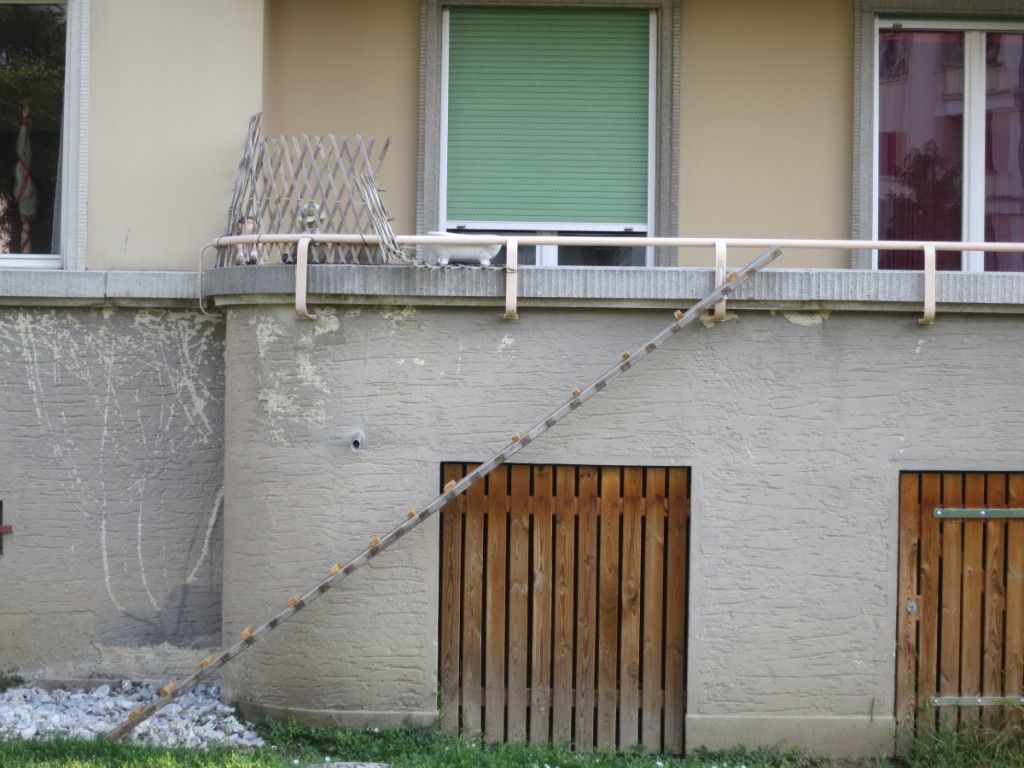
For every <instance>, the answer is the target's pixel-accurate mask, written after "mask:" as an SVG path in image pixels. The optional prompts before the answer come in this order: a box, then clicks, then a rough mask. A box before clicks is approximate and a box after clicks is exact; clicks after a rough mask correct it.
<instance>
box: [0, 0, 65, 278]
mask: <svg viewBox="0 0 1024 768" xmlns="http://www.w3.org/2000/svg"><path fill="white" fill-rule="evenodd" d="M67 11H68V6H67V5H66V4H64V3H3V2H0V268H2V267H6V266H42V267H50V266H59V263H60V260H59V258H58V254H60V252H61V247H60V236H61V228H60V215H61V210H60V207H61V206H60V200H61V166H62V158H61V137H62V126H63V117H64V82H65V58H66V42H65V41H66V37H67Z"/></svg>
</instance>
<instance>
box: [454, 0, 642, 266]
mask: <svg viewBox="0 0 1024 768" xmlns="http://www.w3.org/2000/svg"><path fill="white" fill-rule="evenodd" d="M655 22H656V13H655V11H653V10H651V9H649V8H592V7H590V8H577V7H551V8H548V7H537V6H530V7H507V6H486V7H478V6H461V5H460V6H453V7H450V8H446V9H445V11H444V21H443V23H444V30H443V43H442V44H443V58H442V84H441V85H442V89H443V103H442V109H441V113H442V114H441V119H442V125H441V137H440V138H441V143H442V146H441V155H442V160H441V173H440V174H439V176H440V178H439V180H438V181H439V185H440V190H439V203H440V204H439V219H440V220H439V222H438V226H439V228H440V229H444V230H448V231H453V232H501V233H506V232H507V233H513V232H520V233H543V234H549V233H550V234H587V233H595V234H598V233H599V234H619V235H622V234H627V235H628V234H636V235H644V234H647V233H648V232H649V231H650V230H651V225H652V219H653V212H652V203H651V198H652V189H653V178H652V170H651V169H652V158H653V153H654V145H653V115H654V93H655V88H654V72H655V71H656V66H655V60H654V45H653V44H652V40H653V36H654V29H655ZM647 251H648V249H645V248H617V247H609V248H587V247H574V248H566V247H561V248H558V247H553V246H552V247H546V246H539V247H537V248H536V249H534V248H529V249H524V252H523V253H522V254H521V257H520V258H521V261H522V263H526V264H529V263H534V264H542V265H556V264H563V265H564V264H582V265H606V266H644V265H646V264H648V263H650V262H651V257H650V255H649V254H648V252H647Z"/></svg>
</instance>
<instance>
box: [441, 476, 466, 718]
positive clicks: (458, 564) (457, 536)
mask: <svg viewBox="0 0 1024 768" xmlns="http://www.w3.org/2000/svg"><path fill="white" fill-rule="evenodd" d="M462 474H463V473H460V470H459V468H458V467H456V466H455V465H452V464H446V465H445V466H444V473H443V480H442V483H447V482H448V481H450V480H456V481H457V480H459V479H461V477H462ZM465 513H466V500H465V497H464V496H461V495H460V496H457V497H455V498H454V499H452V500H451V501H450V502H449V503H448V504H446V505H445V507H444V509H443V510H442V512H441V530H442V536H441V579H442V580H441V628H440V635H441V637H440V641H441V642H440V660H439V663H438V673H439V676H440V685H441V727H442V728H443V729H444V730H445V731H447V732H448V733H457V732H458V730H459V709H460V707H461V704H462V697H461V695H460V693H461V691H460V689H459V651H460V643H459V634H460V630H461V627H462V599H461V593H462V520H463V516H464V515H465Z"/></svg>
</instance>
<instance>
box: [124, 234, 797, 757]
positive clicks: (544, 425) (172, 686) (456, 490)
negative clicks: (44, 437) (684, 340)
mask: <svg viewBox="0 0 1024 768" xmlns="http://www.w3.org/2000/svg"><path fill="white" fill-rule="evenodd" d="M781 252H782V251H781V249H780V248H771V249H769V250H767V251H765V252H764V253H762V254H761V255H760V256H758V257H757V258H756V259H754V260H753V261H752V262H750V264H748V265H747V266H746V267H744V268H743V269H741V270H739V271H738V272H736V273H734V274H732V275H730V276H729V279H728V280H727V281H726V282H725V283H723V284H722V285H720V286H718V287H717V288H715V289H714V290H712V291H711V293H709V294H708V295H707V296H705V297H704V298H703V299H701V300H700V301H698V302H697V303H696V304H694V305H693V306H692V307H690V308H689V309H688V310H687V311H686V312H677V313H676V319H675V321H674V322H672V323H670V324H669V325H668V326H667V327H666V328H665V329H664V330H662V331H661V332H660V333H658V334H657V335H655V336H654V337H653V338H651V340H650V341H648V342H647V343H646V344H644V345H643V346H641V347H639V348H638V349H637V350H636V351H634V352H630V353H626V354H624V355H623V359H622V361H621V362H619V363H616V364H615V365H613V366H612V367H611V368H609V369H608V370H607V371H605V372H604V373H603V374H602V375H601V376H599V377H598V378H597V379H595V380H594V381H593V382H592V383H591V384H589V385H587V386H586V387H585V388H584V389H582V390H577V391H575V392H573V393H572V396H571V397H570V399H569V400H568V401H566V402H565V403H563V404H562V405H560V406H559V407H558V408H556V409H555V410H553V411H552V412H551V413H550V414H548V415H547V416H546V417H544V418H543V419H541V420H540V421H539V422H537V423H536V424H535V425H533V426H532V427H530V429H528V430H527V431H526V432H525V433H523V434H522V436H520V435H518V434H517V435H514V436H513V438H512V440H511V442H509V443H508V444H507V445H506V446H505V447H504V448H502V449H501V450H500V451H498V452H497V453H496V454H495V455H494V456H492V457H491V458H490V459H488V460H487V461H485V462H484V463H482V464H480V466H478V467H477V468H476V469H474V470H473V471H472V472H470V473H469V474H467V475H466V476H465V477H463V478H462V479H461V480H459V481H458V482H455V483H454V484H449V485H447V486H445V489H444V492H443V493H441V494H440V495H439V496H437V497H436V498H435V499H434V500H433V501H431V502H430V503H429V504H427V505H426V506H425V507H423V508H422V509H419V510H413V511H411V512H410V513H409V517H408V518H407V519H406V520H405V521H404V522H402V523H401V524H399V525H398V526H396V527H395V528H393V529H392V530H391V531H389V532H388V533H386V534H384V535H383V536H380V537H378V538H375V539H374V540H373V541H372V542H371V543H370V546H368V547H367V548H366V549H364V550H363V551H362V552H360V553H359V554H357V555H356V556H355V557H353V558H352V559H351V560H349V561H348V562H347V563H346V564H345V565H344V566H342V567H338V566H335V568H333V569H332V570H331V574H330V575H329V576H328V577H327V578H325V579H323V580H321V581H320V582H319V583H317V584H316V585H315V586H314V587H313V588H312V589H310V590H309V591H308V592H306V593H305V594H303V595H301V596H299V597H298V599H293V600H292V601H289V602H290V604H289V605H288V606H286V607H285V608H284V609H283V610H281V611H279V612H278V613H277V614H275V615H274V616H273V617H272V618H271V619H270V620H269V621H267V622H266V623H264V624H262V625H261V626H259V627H257V628H255V629H252V630H246V632H245V633H243V635H244V636H243V638H242V640H240V641H239V642H237V643H235V644H234V645H232V646H231V647H230V648H228V649H226V650H225V651H223V652H222V653H220V654H218V655H216V656H214V657H212V658H211V659H209V660H208V661H207V662H204V663H203V666H202V667H201V668H200V669H199V671H197V672H195V673H194V674H193V675H192V676H191V677H189V678H187V679H185V680H183V681H181V682H180V683H169V684H168V685H167V686H165V687H164V688H163V689H162V690H161V692H160V696H159V697H158V698H157V699H154V700H153V701H152V702H150V703H149V704H147V705H146V706H144V707H141V708H139V709H136V710H135V711H133V712H132V713H131V714H130V715H129V716H128V717H127V718H126V719H125V720H124V721H123V722H122V723H120V724H119V725H117V726H115V727H114V728H113V729H111V730H110V731H108V732H107V734H106V735H105V736H104V738H105V739H108V740H117V739H122V738H124V737H125V736H127V735H128V734H129V733H131V731H132V730H134V729H135V727H136V726H138V725H139V724H140V723H141V722H143V721H144V720H147V719H149V718H150V717H152V716H153V715H154V714H156V713H157V712H158V711H160V710H161V709H163V708H164V707H165V706H167V705H168V704H170V703H171V702H172V701H174V700H175V699H176V698H178V697H179V696H182V695H183V694H185V693H187V692H188V691H190V690H192V689H193V688H194V687H195V686H196V685H198V684H199V683H200V682H202V681H203V680H205V679H206V678H207V677H209V676H210V675H211V674H213V673H214V672H215V671H216V670H218V669H220V668H221V667H222V666H224V665H225V664H227V663H228V662H229V661H231V660H232V659H233V658H235V657H236V656H238V655H239V654H240V653H242V652H243V651H245V650H246V649H247V648H249V647H250V646H252V645H254V644H255V643H257V642H259V640H260V639H261V638H262V637H264V636H265V635H266V634H267V633H268V632H270V631H272V630H273V629H275V628H276V627H277V626H278V625H279V624H281V623H282V622H284V621H287V620H288V619H290V618H291V617H292V616H294V615H295V614H296V613H298V612H299V611H300V610H302V609H303V608H305V607H306V606H307V605H309V604H310V603H311V602H312V601H313V600H315V599H316V598H317V597H319V596H320V595H322V594H323V593H324V592H327V591H328V590H329V589H330V588H331V587H333V586H335V585H336V584H337V583H338V582H340V581H341V580H342V579H344V578H346V577H347V576H348V575H349V574H351V573H352V572H353V571H355V570H356V569H358V568H359V567H360V566H362V565H364V564H365V563H366V562H368V561H369V560H370V559H372V558H373V557H375V556H377V555H378V554H380V553H381V552H383V551H384V550H385V549H387V548H388V547H390V546H391V545H392V544H394V543H395V542H396V541H398V540H399V539H400V538H402V537H403V536H404V535H405V534H406V533H408V532H409V531H411V530H413V529H414V528H416V527H417V526H418V525H419V524H420V523H422V522H423V521H424V520H426V519H427V518H429V517H430V516H431V515H433V514H434V513H435V512H437V511H438V510H439V509H441V508H442V507H443V506H445V505H446V504H447V503H448V502H450V501H451V500H452V499H454V498H455V497H456V496H458V495H459V494H461V493H462V492H463V491H465V490H466V489H467V488H469V487H470V486H472V485H474V484H475V483H477V482H479V481H480V480H482V479H483V478H484V477H486V476H487V475H488V474H489V473H490V472H492V471H493V470H494V469H496V468H497V467H498V466H500V465H501V464H503V463H505V462H506V461H508V459H509V458H511V457H512V456H513V455H515V454H516V453H518V452H519V451H520V450H522V449H523V448H524V447H525V446H527V445H529V444H530V443H531V442H532V441H534V440H536V439H537V438H538V437H540V436H541V435H542V434H544V433H545V432H547V430H549V429H550V428H551V427H553V426H554V425H555V424H557V423H558V422H559V421H561V420H562V419H563V418H565V417H566V416H567V415H568V414H570V413H572V412H573V411H574V410H576V409H577V408H579V407H580V406H581V405H583V403H585V402H586V401H587V400H589V399H590V398H592V397H593V396H594V395H596V394H597V393H598V392H600V391H602V390H603V389H604V388H605V387H606V386H607V385H608V383H610V382H611V381H613V380H614V379H616V378H618V377H619V376H621V375H622V374H623V373H625V372H626V371H628V370H629V369H630V368H632V367H633V366H634V365H636V364H637V363H638V362H640V361H641V360H642V359H643V358H645V357H646V356H647V355H649V354H650V353H651V352H653V351H654V350H655V349H657V348H658V347H659V346H660V345H661V344H663V343H664V342H665V341H666V340H667V339H669V338H670V337H672V336H673V335H675V334H676V333H678V332H679V331H680V330H682V329H683V328H685V327H686V326H687V325H689V324H690V323H692V322H693V321H694V320H696V319H697V318H698V317H700V315H701V314H702V313H703V312H705V311H706V310H708V309H710V308H711V307H713V306H714V305H715V303H716V302H718V301H720V300H721V299H723V298H725V297H726V296H728V295H729V294H730V293H732V292H733V291H734V290H735V289H736V288H737V287H739V286H740V285H742V284H743V283H745V282H746V281H747V280H749V279H750V278H751V277H753V276H754V275H755V274H757V273H758V272H759V271H760V270H762V269H764V268H765V267H766V266H767V265H768V264H770V263H771V262H772V261H774V260H775V259H776V258H778V256H779V255H780V254H781Z"/></svg>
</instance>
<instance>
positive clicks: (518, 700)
mask: <svg viewBox="0 0 1024 768" xmlns="http://www.w3.org/2000/svg"><path fill="white" fill-rule="evenodd" d="M509 472H510V473H511V475H512V505H511V508H512V515H511V521H510V528H509V546H508V557H509V568H508V712H507V720H508V723H507V729H508V732H507V735H506V738H507V739H508V740H509V741H512V742H515V741H522V740H524V739H525V738H526V710H527V707H528V702H529V698H528V696H527V691H526V684H527V665H528V660H529V658H530V648H529V610H530V608H529V578H530V467H529V466H526V465H523V464H517V465H513V466H511V467H510V468H509Z"/></svg>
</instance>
